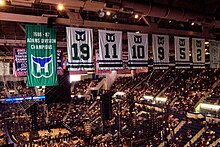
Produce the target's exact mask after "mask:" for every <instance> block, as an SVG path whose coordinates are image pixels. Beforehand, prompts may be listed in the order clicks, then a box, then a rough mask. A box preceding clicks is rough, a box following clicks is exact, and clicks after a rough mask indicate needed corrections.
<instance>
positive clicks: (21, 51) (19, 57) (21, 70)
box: [13, 48, 27, 77]
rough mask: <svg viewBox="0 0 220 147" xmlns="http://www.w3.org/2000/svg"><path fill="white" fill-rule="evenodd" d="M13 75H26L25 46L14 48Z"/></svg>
mask: <svg viewBox="0 0 220 147" xmlns="http://www.w3.org/2000/svg"><path fill="white" fill-rule="evenodd" d="M13 50H14V51H13V52H14V75H15V76H16V77H23V76H27V52H26V48H14V49H13Z"/></svg>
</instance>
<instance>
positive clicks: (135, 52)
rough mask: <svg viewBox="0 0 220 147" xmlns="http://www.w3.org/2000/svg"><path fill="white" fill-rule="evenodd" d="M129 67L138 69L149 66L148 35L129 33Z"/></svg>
mask: <svg viewBox="0 0 220 147" xmlns="http://www.w3.org/2000/svg"><path fill="white" fill-rule="evenodd" d="M127 34H128V67H130V68H131V69H138V68H142V67H147V66H148V34H139V33H131V32H128V33H127Z"/></svg>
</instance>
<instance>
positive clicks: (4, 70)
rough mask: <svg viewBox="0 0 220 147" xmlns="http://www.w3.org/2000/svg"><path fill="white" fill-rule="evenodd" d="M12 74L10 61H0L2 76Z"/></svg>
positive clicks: (0, 74) (0, 73)
mask: <svg viewBox="0 0 220 147" xmlns="http://www.w3.org/2000/svg"><path fill="white" fill-rule="evenodd" d="M8 75H10V63H6V62H0V76H8Z"/></svg>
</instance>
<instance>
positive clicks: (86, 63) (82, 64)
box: [66, 27, 94, 71]
mask: <svg viewBox="0 0 220 147" xmlns="http://www.w3.org/2000/svg"><path fill="white" fill-rule="evenodd" d="M66 32H67V51H68V65H69V70H70V71H85V70H86V71H88V70H94V62H93V34H92V29H85V28H73V27H66Z"/></svg>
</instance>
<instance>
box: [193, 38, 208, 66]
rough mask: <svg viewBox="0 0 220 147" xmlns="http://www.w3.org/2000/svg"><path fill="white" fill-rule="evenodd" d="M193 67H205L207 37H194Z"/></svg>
mask: <svg viewBox="0 0 220 147" xmlns="http://www.w3.org/2000/svg"><path fill="white" fill-rule="evenodd" d="M192 60H193V68H205V39H199V38H192Z"/></svg>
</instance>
